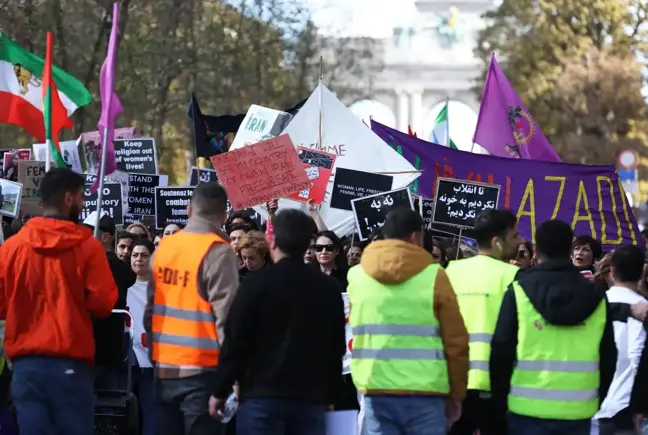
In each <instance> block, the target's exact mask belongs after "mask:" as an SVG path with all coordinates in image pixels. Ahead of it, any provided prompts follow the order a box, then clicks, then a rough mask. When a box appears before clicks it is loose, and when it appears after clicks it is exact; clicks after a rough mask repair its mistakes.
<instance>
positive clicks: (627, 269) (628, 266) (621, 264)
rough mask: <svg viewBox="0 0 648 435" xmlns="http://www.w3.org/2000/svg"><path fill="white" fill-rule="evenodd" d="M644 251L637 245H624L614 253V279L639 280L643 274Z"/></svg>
mask: <svg viewBox="0 0 648 435" xmlns="http://www.w3.org/2000/svg"><path fill="white" fill-rule="evenodd" d="M644 262H645V254H644V251H642V250H641V248H640V247H638V246H635V245H624V246H621V247H620V248H618V249H616V250H615V251H614V252H613V253H612V267H614V281H616V282H639V280H640V279H641V276H642V275H643V267H644Z"/></svg>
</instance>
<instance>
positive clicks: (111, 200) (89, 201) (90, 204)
mask: <svg viewBox="0 0 648 435" xmlns="http://www.w3.org/2000/svg"><path fill="white" fill-rule="evenodd" d="M121 189H122V185H121V184H120V183H104V185H103V197H102V198H101V211H102V214H103V212H104V211H105V212H108V214H109V215H110V217H112V218H113V220H114V221H115V225H123V224H124V215H123V212H122V196H121ZM98 194H99V192H98V191H97V192H95V193H90V187H89V186H87V185H86V188H85V191H84V194H83V201H84V204H83V209H82V210H81V220H82V221H83V220H85V218H87V217H88V215H89V214H90V213H92V212H93V211H97V197H98Z"/></svg>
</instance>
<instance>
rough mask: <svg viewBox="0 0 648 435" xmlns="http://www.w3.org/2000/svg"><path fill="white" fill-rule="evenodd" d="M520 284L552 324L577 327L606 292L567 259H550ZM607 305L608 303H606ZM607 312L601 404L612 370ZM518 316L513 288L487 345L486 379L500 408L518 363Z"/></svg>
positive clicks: (522, 277)
mask: <svg viewBox="0 0 648 435" xmlns="http://www.w3.org/2000/svg"><path fill="white" fill-rule="evenodd" d="M517 281H518V282H519V283H520V285H521V286H522V288H523V289H524V292H525V293H526V295H527V297H528V298H529V299H530V300H531V303H532V304H533V307H534V308H535V309H536V310H537V311H538V312H539V313H540V314H541V315H542V317H543V318H544V319H545V320H546V321H547V322H549V323H550V324H552V325H563V326H571V325H577V324H579V323H581V322H583V321H584V320H585V319H587V318H588V317H589V316H590V315H591V314H592V313H593V312H594V311H595V310H596V308H597V307H598V306H599V304H600V302H601V301H602V300H604V299H605V292H602V291H601V290H600V289H597V288H596V287H595V286H594V284H593V283H592V282H591V281H588V280H587V279H586V278H584V277H583V276H582V275H581V274H580V273H579V271H578V270H577V269H576V268H575V267H574V266H573V265H572V264H571V262H570V261H567V260H565V261H559V260H556V261H548V262H544V263H541V264H539V265H537V266H535V267H534V268H533V269H530V270H528V271H525V272H524V273H521V274H518V276H517ZM606 304H607V302H606ZM609 311H610V310H609V306H608V309H607V322H606V325H605V330H604V332H603V337H602V339H601V343H600V345H599V349H600V350H599V353H600V363H599V370H600V376H601V380H600V387H599V399H600V401H601V402H602V401H603V399H604V398H605V395H606V394H607V391H608V389H609V388H610V384H611V383H612V379H613V377H614V371H615V369H616V359H617V349H616V345H615V343H614V329H613V328H612V321H613V319H612V318H611V316H610V312H609ZM517 334H518V314H517V307H516V301H515V293H514V292H513V288H512V286H510V287H509V288H508V290H507V291H506V293H505V294H504V300H503V301H502V307H501V309H500V313H499V318H498V320H497V326H496V328H495V334H494V336H493V340H492V342H491V359H490V379H491V391H492V394H493V399H494V400H495V402H496V404H497V406H499V407H500V409H502V407H505V406H506V398H507V396H508V393H509V389H510V386H511V376H512V374H513V367H514V364H515V360H516V350H517Z"/></svg>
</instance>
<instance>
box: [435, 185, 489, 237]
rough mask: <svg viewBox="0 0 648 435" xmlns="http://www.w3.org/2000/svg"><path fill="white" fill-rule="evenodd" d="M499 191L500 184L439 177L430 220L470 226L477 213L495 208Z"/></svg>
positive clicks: (464, 226)
mask: <svg viewBox="0 0 648 435" xmlns="http://www.w3.org/2000/svg"><path fill="white" fill-rule="evenodd" d="M499 191H500V186H499V185H496V184H486V183H477V182H474V181H465V180H457V179H455V178H441V177H439V178H438V179H437V186H436V193H437V200H436V206H435V207H434V214H433V216H432V220H433V221H434V222H436V223H441V224H446V225H453V226H455V227H459V228H472V227H473V224H474V222H475V217H476V216H477V215H478V214H479V213H481V212H482V211H484V210H491V209H494V208H497V201H498V200H499Z"/></svg>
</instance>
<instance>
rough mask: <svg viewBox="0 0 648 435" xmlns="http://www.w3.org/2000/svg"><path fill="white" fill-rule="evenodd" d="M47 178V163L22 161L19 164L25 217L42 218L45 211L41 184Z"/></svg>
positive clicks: (22, 206)
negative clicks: (42, 206)
mask: <svg viewBox="0 0 648 435" xmlns="http://www.w3.org/2000/svg"><path fill="white" fill-rule="evenodd" d="M44 176H45V162H39V161H35V160H20V161H19V162H18V182H19V183H20V184H22V186H23V188H22V204H21V205H20V209H21V212H22V214H23V215H29V216H40V215H42V214H43V209H42V208H41V205H40V201H41V199H40V183H41V180H42V179H43V177H44Z"/></svg>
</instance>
